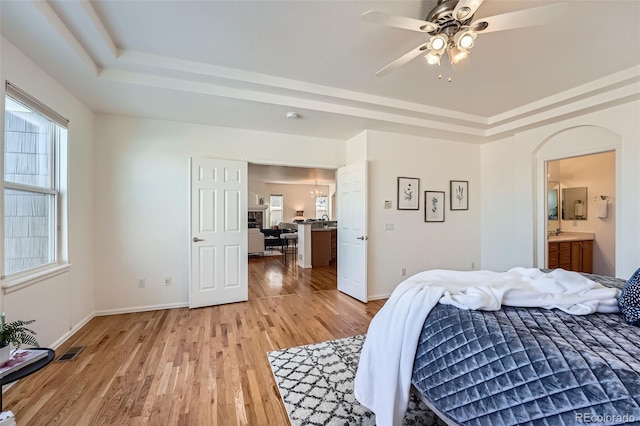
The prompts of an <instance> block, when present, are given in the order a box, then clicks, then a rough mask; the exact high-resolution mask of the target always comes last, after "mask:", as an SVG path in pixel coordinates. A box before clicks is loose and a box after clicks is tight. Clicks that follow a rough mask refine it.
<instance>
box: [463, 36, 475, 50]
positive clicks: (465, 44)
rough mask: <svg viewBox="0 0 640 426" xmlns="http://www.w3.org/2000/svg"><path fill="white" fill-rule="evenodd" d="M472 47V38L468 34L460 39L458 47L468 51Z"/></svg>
mask: <svg viewBox="0 0 640 426" xmlns="http://www.w3.org/2000/svg"><path fill="white" fill-rule="evenodd" d="M472 46H473V37H471V36H470V35H469V34H465V35H463V36H462V38H461V39H460V47H464V48H465V49H469V48H470V47H472Z"/></svg>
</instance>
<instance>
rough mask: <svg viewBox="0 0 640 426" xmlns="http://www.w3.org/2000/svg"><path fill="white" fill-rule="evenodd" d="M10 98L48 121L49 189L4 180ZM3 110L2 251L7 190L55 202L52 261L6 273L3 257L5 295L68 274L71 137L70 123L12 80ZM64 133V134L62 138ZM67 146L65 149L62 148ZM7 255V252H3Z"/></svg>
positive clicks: (51, 205) (1, 278) (51, 209)
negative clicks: (44, 196)
mask: <svg viewBox="0 0 640 426" xmlns="http://www.w3.org/2000/svg"><path fill="white" fill-rule="evenodd" d="M7 97H8V98H11V100H12V101H14V102H17V103H18V104H20V105H22V106H24V107H26V108H28V109H30V110H32V111H34V112H36V113H38V114H40V115H41V116H43V117H45V118H46V119H47V120H49V125H50V131H49V147H48V151H49V185H48V186H38V185H30V184H25V183H19V182H11V181H6V180H5V173H4V164H5V156H6V151H5V150H6V147H5V143H6V140H5V139H6V138H5V136H6V133H5V132H6V129H5V124H6V111H7V109H6V108H7V107H6V99H7ZM2 106H3V107H2V111H3V113H4V114H3V122H2V129H1V130H2V131H1V133H2V134H1V137H2V148H3V150H2V165H1V167H2V179H1V180H0V187H1V188H0V189H1V190H2V197H0V198H1V201H0V202H1V203H2V208H1V209H0V211H2V227H1V229H0V237H1V239H2V242H3V250H4V244H5V220H6V216H5V210H4V200H5V191H6V190H14V191H20V192H26V193H34V194H43V195H49V196H53V199H52V200H51V201H50V202H49V206H48V209H49V214H50V216H52V217H50V218H49V221H50V223H49V225H48V227H49V232H50V238H49V250H50V251H49V253H50V254H51V255H52V256H53V260H51V261H49V262H46V263H43V264H40V265H38V266H35V267H32V268H28V269H25V270H20V271H15V272H11V273H6V265H5V256H4V254H3V256H1V258H0V265H1V268H0V271H1V275H0V282H1V283H2V284H1V287H2V288H3V289H4V290H5V292H6V293H8V292H11V291H15V290H16V289H18V288H21V287H24V286H27V285H31V284H33V283H36V282H39V281H42V280H44V279H47V278H50V277H53V276H56V275H59V274H61V273H63V272H65V271H67V270H68V269H69V268H70V267H71V264H70V263H69V261H68V259H67V257H68V256H67V251H66V250H67V239H68V235H67V232H68V229H67V226H66V222H65V217H64V214H66V209H65V208H64V206H63V203H64V202H66V194H65V193H64V192H63V191H66V187H67V183H66V179H67V176H68V171H67V169H66V161H65V159H64V158H63V156H64V155H66V152H67V150H66V143H67V138H68V120H67V119H66V118H64V117H62V116H61V115H59V114H58V113H56V112H55V111H53V110H52V109H50V108H49V107H47V106H46V105H44V104H42V103H40V102H39V101H38V100H36V99H35V98H33V97H31V96H30V95H28V94H27V93H26V92H24V91H22V90H21V89H19V88H17V87H16V86H13V85H12V84H11V83H9V81H6V82H5V92H4V96H3V98H2ZM63 133H64V135H63ZM63 144H64V147H63ZM3 253H4V251H3Z"/></svg>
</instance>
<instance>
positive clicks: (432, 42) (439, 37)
mask: <svg viewBox="0 0 640 426" xmlns="http://www.w3.org/2000/svg"><path fill="white" fill-rule="evenodd" d="M448 41H449V38H448V37H447V36H446V34H436V35H434V36H432V37H431V39H429V43H428V44H427V48H429V49H430V50H431V52H432V53H435V54H437V55H442V53H443V52H444V50H445V49H446V47H447V42H448Z"/></svg>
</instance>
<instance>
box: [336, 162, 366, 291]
mask: <svg viewBox="0 0 640 426" xmlns="http://www.w3.org/2000/svg"><path fill="white" fill-rule="evenodd" d="M337 193H338V200H337V201H338V202H337V204H338V206H337V207H338V208H337V211H338V290H340V291H341V292H343V293H346V294H348V295H349V296H351V297H354V298H356V299H358V300H361V301H363V302H367V239H368V237H367V163H366V161H363V162H362V163H356V164H351V165H348V166H346V167H342V168H340V169H338V184H337Z"/></svg>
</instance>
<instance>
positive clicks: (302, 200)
mask: <svg viewBox="0 0 640 426" xmlns="http://www.w3.org/2000/svg"><path fill="white" fill-rule="evenodd" d="M335 191H336V169H322V168H311V167H294V166H282V165H268V164H256V163H249V164H248V208H249V210H251V209H252V208H253V209H255V208H256V207H257V208H261V207H264V210H262V211H263V212H264V213H263V214H262V221H263V224H262V226H261V228H262V231H264V235H266V236H269V238H270V240H269V241H266V240H265V241H266V242H267V244H266V245H265V252H264V253H259V254H257V255H252V256H249V258H248V270H249V300H252V299H256V298H261V297H269V296H279V295H289V294H306V293H312V292H318V291H325V290H335V289H337V262H333V263H332V264H330V265H327V266H320V267H316V266H314V267H313V268H302V267H300V266H298V265H297V262H295V261H292V258H291V257H289V259H288V261H287V262H286V263H285V262H283V258H282V255H281V253H280V252H279V250H280V247H279V245H277V244H276V246H277V247H275V249H274V248H272V247H271V246H273V244H272V243H273V241H274V238H275V237H273V235H275V234H274V233H277V232H278V230H277V229H271V228H272V227H274V226H276V227H277V226H278V224H279V223H280V222H282V223H286V224H291V226H292V227H294V226H295V225H294V221H306V220H309V221H311V220H315V219H320V217H319V216H322V215H321V214H318V212H319V210H318V208H317V206H316V204H317V203H316V200H317V198H318V197H326V198H324V199H325V200H329V206H328V208H326V207H325V210H323V212H325V211H327V212H328V215H329V216H330V220H336V217H335V215H334V212H335V206H334V204H333V202H332V200H335V197H334V194H335ZM273 194H276V195H278V196H280V199H281V200H282V201H281V204H280V205H279V206H278V211H277V212H276V213H277V214H273V212H272V211H271V208H270V204H271V203H270V198H271V195H273ZM261 201H262V202H261ZM276 216H277V217H276ZM274 218H276V219H277V220H274ZM287 226H289V225H287Z"/></svg>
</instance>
